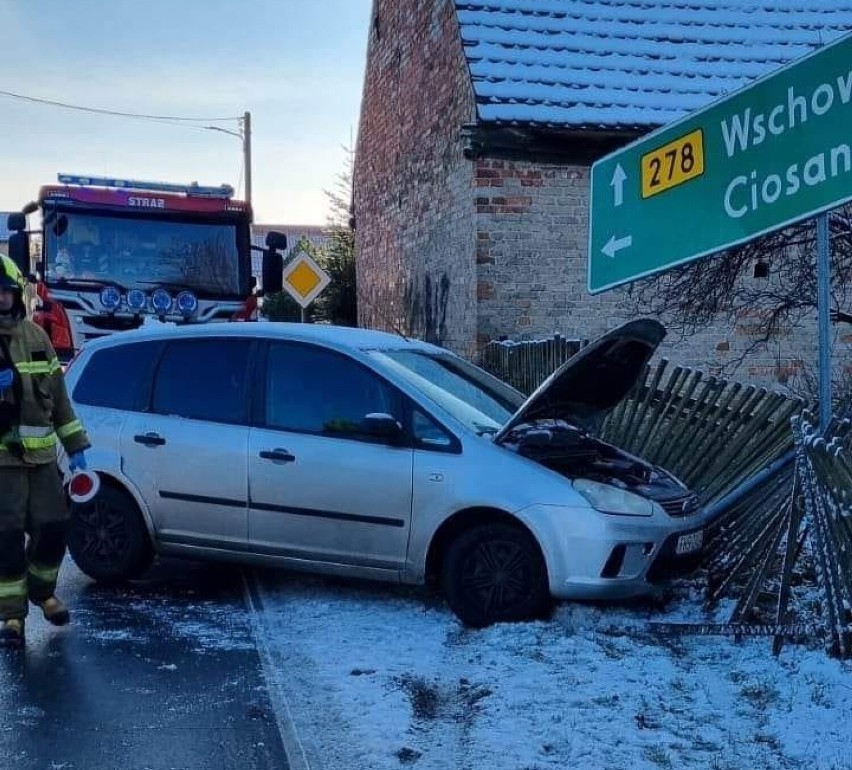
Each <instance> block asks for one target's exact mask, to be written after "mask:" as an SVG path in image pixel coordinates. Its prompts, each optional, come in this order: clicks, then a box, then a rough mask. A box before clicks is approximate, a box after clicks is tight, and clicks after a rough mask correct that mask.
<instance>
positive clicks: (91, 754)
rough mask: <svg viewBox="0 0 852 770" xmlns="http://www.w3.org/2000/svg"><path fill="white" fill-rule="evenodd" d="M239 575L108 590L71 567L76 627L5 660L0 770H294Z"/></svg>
mask: <svg viewBox="0 0 852 770" xmlns="http://www.w3.org/2000/svg"><path fill="white" fill-rule="evenodd" d="M243 586H244V583H243V577H242V573H241V571H240V570H239V569H235V568H230V567H224V566H222V565H195V564H190V563H186V562H179V561H176V562H169V563H163V564H159V565H157V566H156V567H155V568H154V569H153V570H152V571H151V573H150V574H149V575H148V576H147V577H146V579H145V580H142V581H137V582H134V583H133V584H132V585H129V586H124V587H121V588H104V587H100V586H97V585H95V584H94V583H92V582H91V581H90V580H89V579H88V578H86V577H85V576H83V575H82V574H81V573H80V572H79V571H78V570H77V569H76V567H75V566H74V565H73V562H71V561H70V559H66V562H65V564H64V565H63V569H62V573H61V576H60V587H59V590H58V593H59V595H60V596H62V597H63V599H65V600H66V602H67V603H68V605H69V607H70V609H71V612H72V623H71V625H70V626H67V627H65V628H60V629H57V628H53V627H52V626H49V625H48V624H47V623H46V622H45V621H44V620H43V619H42V617H41V612H40V611H39V610H37V609H34V608H33V611H32V612H31V614H30V618H29V619H28V622H27V645H26V650H25V651H14V650H8V649H0V767H2V768H7V767H8V768H10V769H11V768H14V769H15V770H95V768H97V769H98V770H196V768H198V770H201V768H204V769H205V770H207V769H208V768H215V769H216V770H231V768H234V770H237V769H239V770H267V769H270V770H271V769H272V768H274V769H275V770H287V768H288V764H287V758H286V754H285V752H284V749H283V746H282V742H281V736H280V733H279V730H278V725H277V723H276V719H275V716H274V712H273V710H272V707H271V703H270V697H269V692H268V691H267V687H266V684H265V681H264V678H263V670H262V665H261V659H260V657H259V655H258V652H257V649H256V644H255V640H254V637H253V634H252V625H251V618H250V615H249V612H248V610H247V608H246V603H245V601H244V598H243V596H244V587H243Z"/></svg>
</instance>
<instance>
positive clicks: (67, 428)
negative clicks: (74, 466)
mask: <svg viewBox="0 0 852 770" xmlns="http://www.w3.org/2000/svg"><path fill="white" fill-rule="evenodd" d="M82 432H83V423H81V422H80V421H79V420H71V422H66V423H65V425H60V426H59V427H58V428H57V429H56V435H57V436H59V438H61V439H62V440H63V441H64V440H65V439H66V438H68V437H69V436H73V435H74V434H75V433H82Z"/></svg>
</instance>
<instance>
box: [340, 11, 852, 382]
mask: <svg viewBox="0 0 852 770" xmlns="http://www.w3.org/2000/svg"><path fill="white" fill-rule="evenodd" d="M850 28H852V2H838V1H837V0H825V2H812V3H807V4H803V3H797V2H795V0H778V1H777V2H775V3H773V4H772V5H771V7H770V6H765V5H761V6H758V5H756V4H755V5H750V4H745V3H742V2H738V1H737V0H725V1H724V2H718V3H714V4H707V3H706V2H704V0H683V1H682V2H679V3H677V4H668V3H662V2H659V3H658V2H647V0H481V1H479V2H464V1H462V0H457V1H456V2H453V0H374V3H373V12H372V24H371V29H370V31H369V47H368V54H367V69H366V76H365V81H364V92H363V100H362V108H361V121H360V128H359V133H358V144H357V147H356V156H355V168H354V211H355V227H356V245H357V254H358V257H357V259H358V262H357V269H358V285H359V297H360V302H359V314H360V318H361V322H362V324H363V325H367V326H373V327H380V328H397V329H402V330H406V331H408V332H410V333H411V334H413V335H416V336H419V337H423V338H426V339H429V340H432V341H435V342H438V343H439V344H442V345H445V346H447V347H449V348H451V349H454V350H456V351H458V352H461V353H463V354H466V355H474V354H475V353H476V352H477V350H478V349H480V348H481V346H482V345H483V344H485V343H486V342H488V341H489V340H492V339H495V338H498V337H500V336H508V337H510V338H513V339H523V338H537V337H543V336H547V335H550V334H553V333H554V332H560V333H561V334H563V335H566V336H568V337H578V338H590V337H594V336H596V335H597V334H599V333H600V332H602V331H604V330H606V329H608V328H611V327H612V326H613V325H614V324H616V323H619V322H620V321H621V320H623V319H624V318H625V316H626V311H625V302H624V299H625V291H626V289H615V290H612V291H609V292H606V293H604V294H601V295H596V296H590V295H589V294H588V293H587V291H586V288H585V287H586V260H587V256H586V254H587V245H586V239H587V229H588V199H589V168H590V166H591V164H592V162H593V161H594V160H595V159H596V158H598V157H601V156H602V155H604V154H606V153H608V152H609V151H611V150H613V149H615V148H617V147H619V146H621V145H623V144H625V143H627V142H628V141H631V140H633V139H635V138H636V137H638V136H641V135H642V134H644V133H646V132H648V131H650V130H652V129H654V128H656V127H658V126H661V125H664V124H666V123H669V122H671V121H672V120H675V119H677V118H679V117H681V116H683V115H684V114H686V113H688V112H690V111H692V110H694V109H697V108H699V107H702V106H704V105H706V104H708V103H710V102H711V101H713V100H714V99H715V98H718V97H719V96H721V95H723V94H725V93H728V92H731V91H733V90H736V89H738V88H740V87H742V86H743V85H745V84H747V83H748V82H749V81H750V80H751V79H753V78H756V77H758V76H760V75H763V74H766V73H767V72H770V71H771V70H773V69H775V68H777V67H778V66H780V65H782V64H784V63H785V62H788V61H791V60H793V59H796V58H798V57H800V56H802V55H805V54H807V53H809V52H810V51H812V50H813V49H814V48H816V47H817V46H819V45H820V44H822V43H825V42H828V41H829V40H831V39H833V38H836V37H837V36H839V35H840V34H842V33H843V32H845V31H846V30H848V29H850ZM663 320H665V319H663ZM749 320H750V319H748V318H743V319H741V321H740V322H738V323H737V324H736V325H734V326H733V327H730V326H728V325H726V324H724V323H722V322H718V323H716V324H715V325H714V326H712V327H710V328H708V329H706V331H704V332H702V333H701V334H698V335H696V336H694V337H691V338H690V339H688V340H682V341H679V340H677V339H674V338H672V339H670V340H667V346H668V347H667V348H665V349H664V350H663V353H664V354H666V355H669V356H670V357H672V358H674V359H676V360H677V361H679V362H681V363H684V364H689V365H694V366H700V367H703V368H714V367H715V366H718V365H719V364H722V363H726V362H727V361H729V360H732V357H734V356H736V354H737V351H738V350H740V351H741V350H743V349H744V348H745V346H746V345H747V344H748V343H749V342H750V336H749V328H750V324H749ZM751 327H753V319H751ZM788 332H789V333H786V334H784V335H783V337H782V338H779V340H778V341H777V344H773V345H770V346H767V348H766V349H765V350H764V351H763V352H758V353H757V354H755V355H752V356H750V357H749V359H748V361H747V363H746V364H745V366H746V367H747V371H742V370H740V371H738V372H737V376H741V377H742V376H745V377H748V376H751V378H752V379H753V380H754V381H756V382H760V383H762V384H767V385H776V384H777V383H779V382H783V381H784V379H785V376H786V374H789V372H790V371H791V370H795V369H797V368H798V367H799V366H800V365H801V363H802V361H803V360H805V361H807V362H808V363H810V362H811V361H812V360H813V358H814V356H815V355H816V332H815V330H814V328H809V329H791V330H788Z"/></svg>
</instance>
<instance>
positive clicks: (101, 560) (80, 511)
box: [68, 484, 154, 583]
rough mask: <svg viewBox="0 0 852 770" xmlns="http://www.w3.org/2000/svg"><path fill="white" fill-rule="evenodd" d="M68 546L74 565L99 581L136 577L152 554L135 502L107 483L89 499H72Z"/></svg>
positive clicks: (111, 581) (144, 568)
mask: <svg viewBox="0 0 852 770" xmlns="http://www.w3.org/2000/svg"><path fill="white" fill-rule="evenodd" d="M68 550H69V552H70V553H71V556H72V558H73V559H74V561H75V563H76V564H77V566H78V567H79V568H80V569H81V570H82V571H83V572H85V573H86V574H87V575H88V576H89V577H91V578H94V579H95V580H97V581H99V582H101V583H118V582H121V581H123V580H129V579H130V578H133V577H136V576H138V575H140V574H142V573H143V572H144V571H145V570H146V569H148V567H149V566H150V565H151V561H152V559H153V558H154V549H153V547H152V546H151V539H150V537H149V536H148V530H147V529H146V528H145V524H144V522H143V521H142V514H141V513H140V512H139V509H138V507H137V506H136V503H135V502H134V501H133V499H132V498H131V497H130V495H128V494H127V493H126V492H124V491H122V490H119V489H116V488H115V487H112V486H108V485H107V484H101V488H100V491H99V492H98V494H97V495H96V496H95V497H94V498H93V499H92V500H91V501H89V502H88V503H72V505H71V529H70V532H69V535H68Z"/></svg>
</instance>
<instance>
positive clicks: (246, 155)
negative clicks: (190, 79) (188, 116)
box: [204, 112, 251, 206]
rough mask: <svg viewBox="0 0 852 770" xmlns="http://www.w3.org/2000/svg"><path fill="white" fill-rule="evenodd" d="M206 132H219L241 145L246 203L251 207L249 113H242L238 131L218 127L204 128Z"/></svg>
mask: <svg viewBox="0 0 852 770" xmlns="http://www.w3.org/2000/svg"><path fill="white" fill-rule="evenodd" d="M204 128H206V129H207V130H208V131H219V132H220V133H222V134H230V135H231V136H235V137H237V139H239V140H240V141H242V143H243V164H244V165H245V169H246V203H248V204H249V206H251V113H250V112H244V113H243V116H242V118H240V130H239V131H230V130H228V129H227V128H220V127H219V126H204Z"/></svg>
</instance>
